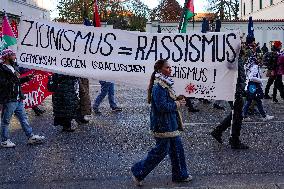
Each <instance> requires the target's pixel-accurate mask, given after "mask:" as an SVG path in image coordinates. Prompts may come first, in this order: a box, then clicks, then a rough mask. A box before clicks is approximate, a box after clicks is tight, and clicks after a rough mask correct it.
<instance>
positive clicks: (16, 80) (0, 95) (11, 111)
mask: <svg viewBox="0 0 284 189" xmlns="http://www.w3.org/2000/svg"><path fill="white" fill-rule="evenodd" d="M1 59H2V60H3V63H0V106H1V108H0V109H1V111H2V114H1V139H2V142H1V143H0V145H1V146H2V147H4V148H12V147H15V146H16V144H15V143H13V142H12V141H11V140H10V136H9V125H10V122H11V119H12V116H13V115H15V116H16V117H17V118H18V120H19V122H20V124H21V127H22V129H23V131H24V132H25V134H26V136H27V138H28V144H39V143H43V141H44V139H45V137H44V136H40V135H35V134H33V129H32V127H31V126H30V124H29V121H28V116H27V114H26V111H25V108H24V103H23V100H24V99H25V96H24V95H23V92H22V89H21V84H22V83H25V82H28V81H29V80H30V79H31V78H32V77H33V75H29V76H27V77H23V78H20V77H19V76H20V74H19V73H18V71H17V70H16V68H15V66H16V62H15V60H16V54H15V52H13V50H11V49H5V50H3V51H2V53H1Z"/></svg>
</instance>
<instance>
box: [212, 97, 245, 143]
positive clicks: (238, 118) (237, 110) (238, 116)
mask: <svg viewBox="0 0 284 189" xmlns="http://www.w3.org/2000/svg"><path fill="white" fill-rule="evenodd" d="M243 104H244V102H243V98H242V97H241V95H240V96H238V97H236V98H235V103H234V104H233V103H232V102H230V105H231V107H232V108H233V110H234V114H233V113H232V112H231V113H230V114H229V115H227V117H226V118H225V119H224V120H223V121H222V122H221V123H220V124H219V125H218V126H217V127H216V128H215V130H214V131H215V132H217V133H219V134H220V135H221V134H222V133H223V132H224V131H226V130H227V129H228V128H229V127H230V126H232V132H231V136H232V138H233V140H239V137H240V133H241V129H242V120H243V116H242V109H243ZM232 118H233V122H232V123H231V121H232Z"/></svg>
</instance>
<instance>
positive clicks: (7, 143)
mask: <svg viewBox="0 0 284 189" xmlns="http://www.w3.org/2000/svg"><path fill="white" fill-rule="evenodd" d="M1 146H2V147H3V148H14V147H15V146H16V144H15V143H13V142H12V141H11V140H10V139H8V140H6V141H4V142H1Z"/></svg>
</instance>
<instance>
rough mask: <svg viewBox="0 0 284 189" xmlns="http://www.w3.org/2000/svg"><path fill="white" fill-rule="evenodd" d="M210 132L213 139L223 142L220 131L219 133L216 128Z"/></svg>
mask: <svg viewBox="0 0 284 189" xmlns="http://www.w3.org/2000/svg"><path fill="white" fill-rule="evenodd" d="M210 134H211V136H212V137H213V138H214V139H215V140H217V142H219V143H220V144H223V140H222V133H219V132H217V131H216V130H213V131H212V132H211V133H210Z"/></svg>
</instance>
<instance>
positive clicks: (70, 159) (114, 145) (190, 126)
mask: <svg viewBox="0 0 284 189" xmlns="http://www.w3.org/2000/svg"><path fill="white" fill-rule="evenodd" d="M91 83H92V86H91V91H92V92H91V93H92V97H95V96H96V95H97V92H98V91H99V90H100V86H99V85H97V82H96V81H92V82H91ZM116 89H117V100H118V103H119V104H120V105H121V106H122V108H123V112H121V113H111V112H110V108H109V107H108V104H107V102H106V100H105V101H104V103H103V104H102V108H101V110H102V112H103V115H101V116H96V115H94V118H93V120H92V121H91V123H90V124H88V125H81V126H79V128H78V129H77V130H76V131H75V133H71V134H66V133H62V132H61V128H59V127H55V126H53V118H52V104H51V98H48V99H47V100H46V101H45V104H44V108H45V109H46V110H47V113H45V114H44V116H42V117H36V116H34V113H33V112H29V115H30V121H31V124H32V126H33V127H34V130H35V131H36V133H39V134H44V135H45V136H46V137H47V141H46V143H45V144H43V145H39V146H28V145H27V144H26V142H27V141H26V138H25V136H24V134H23V132H22V130H21V129H19V125H18V123H17V122H16V121H14V122H13V126H12V128H11V136H12V140H13V141H14V142H15V143H16V144H17V146H16V148H15V149H0V170H1V171H0V188H74V189H75V188H76V189H77V188H110V189H111V188H113V189H118V188H135V187H134V185H133V183H132V180H131V176H130V167H131V165H132V164H133V163H134V162H136V161H138V160H140V159H142V158H143V157H145V156H146V154H147V151H148V150H149V149H150V148H151V147H152V146H153V145H154V140H153V139H152V137H151V135H150V134H149V105H147V104H146V90H142V89H135V88H133V87H129V86H125V85H118V86H117V88H116ZM278 99H279V100H280V97H279V98H278ZM279 102H280V103H278V104H274V103H272V101H271V100H264V105H265V109H266V110H267V112H268V114H269V115H274V116H276V118H275V119H274V120H273V121H271V122H262V121H261V119H260V116H259V115H256V116H253V121H252V122H246V123H244V124H243V130H242V140H243V141H245V143H247V144H248V145H249V146H250V149H249V150H246V151H239V150H232V149H230V146H229V145H228V137H229V131H227V132H226V133H225V134H224V141H225V144H224V145H218V144H217V143H216V142H215V141H214V140H213V139H212V138H211V136H210V135H209V134H208V133H209V132H210V131H211V130H212V129H213V128H214V127H215V126H216V125H217V124H218V122H220V121H221V120H222V119H223V118H224V116H225V115H226V114H227V113H228V112H229V111H230V110H229V108H228V106H227V111H222V110H216V109H213V107H212V103H211V104H203V103H201V102H199V101H198V100H196V101H195V105H196V106H197V107H198V108H200V109H201V112H200V113H194V114H188V112H187V111H186V109H184V111H183V116H184V122H185V125H186V130H185V132H184V133H183V143H184V148H185V155H186V158H187V164H188V170H189V172H190V174H192V175H193V176H194V180H193V181H192V182H190V183H185V184H174V183H172V182H171V166H170V161H169V158H166V159H165V161H163V162H162V163H161V164H160V165H159V166H158V167H157V168H156V169H155V170H154V171H153V172H152V173H151V174H150V175H149V176H148V177H147V178H146V179H145V182H144V187H143V188H182V189H186V188H218V189H219V188H220V189H221V188H238V189H239V188H267V189H270V188H271V189H274V188H275V189H279V188H281V189H284V116H283V112H284V101H283V100H280V101H279Z"/></svg>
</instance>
